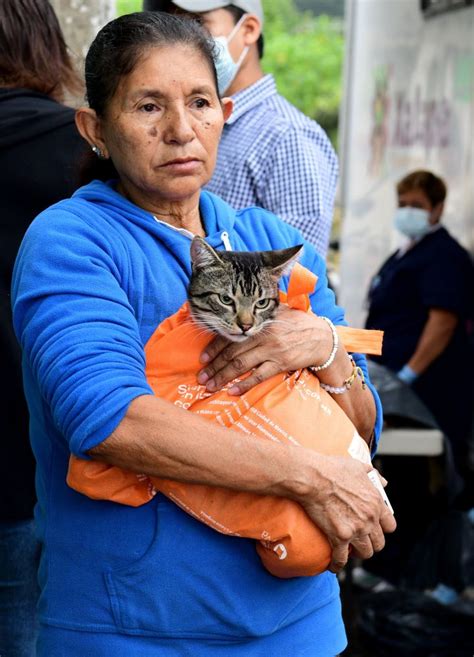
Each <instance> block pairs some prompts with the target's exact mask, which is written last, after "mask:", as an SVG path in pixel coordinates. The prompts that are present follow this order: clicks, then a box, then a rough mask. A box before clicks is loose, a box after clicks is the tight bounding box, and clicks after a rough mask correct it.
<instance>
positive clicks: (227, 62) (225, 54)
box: [214, 14, 249, 96]
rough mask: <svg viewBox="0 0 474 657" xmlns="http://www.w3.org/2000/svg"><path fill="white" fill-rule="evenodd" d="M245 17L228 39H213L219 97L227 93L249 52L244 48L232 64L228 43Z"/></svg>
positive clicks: (223, 37) (247, 47) (246, 47)
mask: <svg viewBox="0 0 474 657" xmlns="http://www.w3.org/2000/svg"><path fill="white" fill-rule="evenodd" d="M246 16H247V14H244V15H243V16H242V18H241V19H240V20H239V22H238V23H237V24H236V25H235V27H234V29H233V30H232V32H231V33H230V34H229V36H228V37H225V36H218V37H214V42H215V44H216V56H215V58H214V64H215V66H216V72H217V84H218V87H219V95H220V96H223V95H224V92H225V91H227V89H228V88H229V87H230V85H231V84H232V81H233V80H234V78H235V76H236V75H237V73H238V72H239V69H240V67H241V66H242V62H243V61H244V59H245V57H246V56H247V53H248V51H249V46H245V48H244V49H243V51H242V54H241V55H240V57H239V59H238V61H237V62H234V60H233V59H232V55H231V54H230V51H229V43H230V42H231V41H232V39H233V38H234V36H235V35H236V34H237V31H238V30H239V28H240V26H241V25H242V22H243V21H244V19H245V18H246Z"/></svg>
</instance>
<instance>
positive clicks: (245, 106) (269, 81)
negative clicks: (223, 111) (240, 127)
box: [226, 74, 278, 125]
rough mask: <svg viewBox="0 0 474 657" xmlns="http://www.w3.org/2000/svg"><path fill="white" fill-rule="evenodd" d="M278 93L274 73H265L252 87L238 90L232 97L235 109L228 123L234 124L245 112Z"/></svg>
mask: <svg viewBox="0 0 474 657" xmlns="http://www.w3.org/2000/svg"><path fill="white" fill-rule="evenodd" d="M277 93H278V91H277V88H276V84H275V80H274V78H273V75H270V74H269V75H265V76H264V77H263V78H260V80H257V82H254V83H253V84H251V85H250V87H246V88H245V89H242V91H238V92H237V93H236V94H234V95H233V96H232V97H231V98H232V100H233V101H234V111H233V112H232V114H231V115H230V117H229V118H228V119H227V121H226V124H228V125H232V123H235V121H237V119H239V118H240V117H241V116H242V115H243V114H245V113H246V112H248V111H249V110H250V109H253V108H254V107H256V106H257V105H259V104H260V103H261V102H262V101H264V100H266V99H267V98H269V97H270V96H274V95H276V94H277Z"/></svg>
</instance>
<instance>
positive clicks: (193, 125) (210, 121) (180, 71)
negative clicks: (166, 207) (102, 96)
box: [102, 46, 231, 202]
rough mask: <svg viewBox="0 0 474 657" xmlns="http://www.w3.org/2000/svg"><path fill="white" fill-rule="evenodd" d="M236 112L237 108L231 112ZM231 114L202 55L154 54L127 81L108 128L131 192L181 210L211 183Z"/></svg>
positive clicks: (167, 50)
mask: <svg viewBox="0 0 474 657" xmlns="http://www.w3.org/2000/svg"><path fill="white" fill-rule="evenodd" d="M230 105H231V104H230ZM230 111H231V106H230V108H228V105H227V104H224V111H223V107H222V105H221V103H220V100H219V98H218V95H217V91H216V88H215V83H214V79H213V75H212V72H211V70H210V68H209V64H208V63H207V62H206V61H205V59H204V58H203V56H202V55H201V54H200V53H199V52H197V51H196V50H195V49H193V48H191V47H187V46H173V47H162V48H153V49H150V50H149V51H148V52H147V53H146V54H145V56H144V57H143V58H142V59H141V60H140V61H139V62H138V64H137V65H136V67H135V69H134V70H133V71H132V72H131V73H130V74H129V75H128V76H126V77H124V78H123V79H122V80H121V82H120V84H119V86H118V88H117V91H116V92H115V94H114V96H113V98H112V101H111V102H110V103H109V106H108V108H107V113H106V116H105V117H104V119H103V120H102V135H103V140H104V142H105V146H106V149H107V151H108V155H110V157H111V158H112V161H113V163H114V165H115V168H116V169H117V171H118V173H119V175H120V178H121V183H122V186H123V188H124V190H125V191H126V192H127V193H129V194H130V196H131V197H132V198H133V199H140V198H141V197H142V196H145V197H154V198H158V199H160V200H164V201H170V202H179V201H180V200H185V199H187V198H189V197H191V196H193V195H195V194H196V193H197V192H199V190H200V189H201V187H202V186H203V185H205V184H206V183H207V182H208V181H209V180H210V178H211V176H212V173H213V170H214V166H215V161H216V154H217V147H218V143H219V137H220V134H221V131H222V127H223V124H224V120H225V118H227V115H228V114H229V113H230Z"/></svg>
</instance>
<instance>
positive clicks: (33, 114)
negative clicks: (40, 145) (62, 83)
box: [0, 89, 75, 148]
mask: <svg viewBox="0 0 474 657" xmlns="http://www.w3.org/2000/svg"><path fill="white" fill-rule="evenodd" d="M74 114H75V112H74V110H73V109H72V108H71V107H65V106H64V105H61V104H60V103H58V102H56V101H55V100H53V99H52V98H50V97H49V96H46V95H45V94H41V93H38V92H36V91H31V90H30V89H0V148H10V147H12V146H16V145H18V144H20V143H22V142H23V141H27V140H28V141H29V140H31V139H34V138H35V137H38V136H40V135H43V134H45V133H47V132H50V131H51V130H55V129H57V128H60V127H62V126H64V125H68V124H70V123H71V122H72V121H74Z"/></svg>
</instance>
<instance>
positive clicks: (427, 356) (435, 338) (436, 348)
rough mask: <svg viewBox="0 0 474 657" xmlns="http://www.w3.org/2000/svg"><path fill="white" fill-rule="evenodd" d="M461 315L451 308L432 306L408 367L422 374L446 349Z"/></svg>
mask: <svg viewBox="0 0 474 657" xmlns="http://www.w3.org/2000/svg"><path fill="white" fill-rule="evenodd" d="M458 323H459V317H458V316H457V315H456V314H455V313H453V312H450V311H449V310H442V309H441V308H430V311H429V314H428V319H427V321H426V324H425V326H424V328H423V332H422V334H421V336H420V339H419V340H418V344H417V346H416V350H415V353H414V354H413V356H412V357H411V358H410V360H409V361H408V363H407V365H408V367H409V368H410V369H411V370H413V372H415V374H422V373H423V372H424V371H425V370H426V369H427V368H428V367H429V366H430V365H431V363H432V362H433V361H434V360H435V359H436V358H438V356H440V355H441V354H442V353H443V351H444V350H445V349H446V347H447V346H448V344H449V343H450V341H451V338H452V337H453V335H454V331H455V330H456V326H457V325H458Z"/></svg>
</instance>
